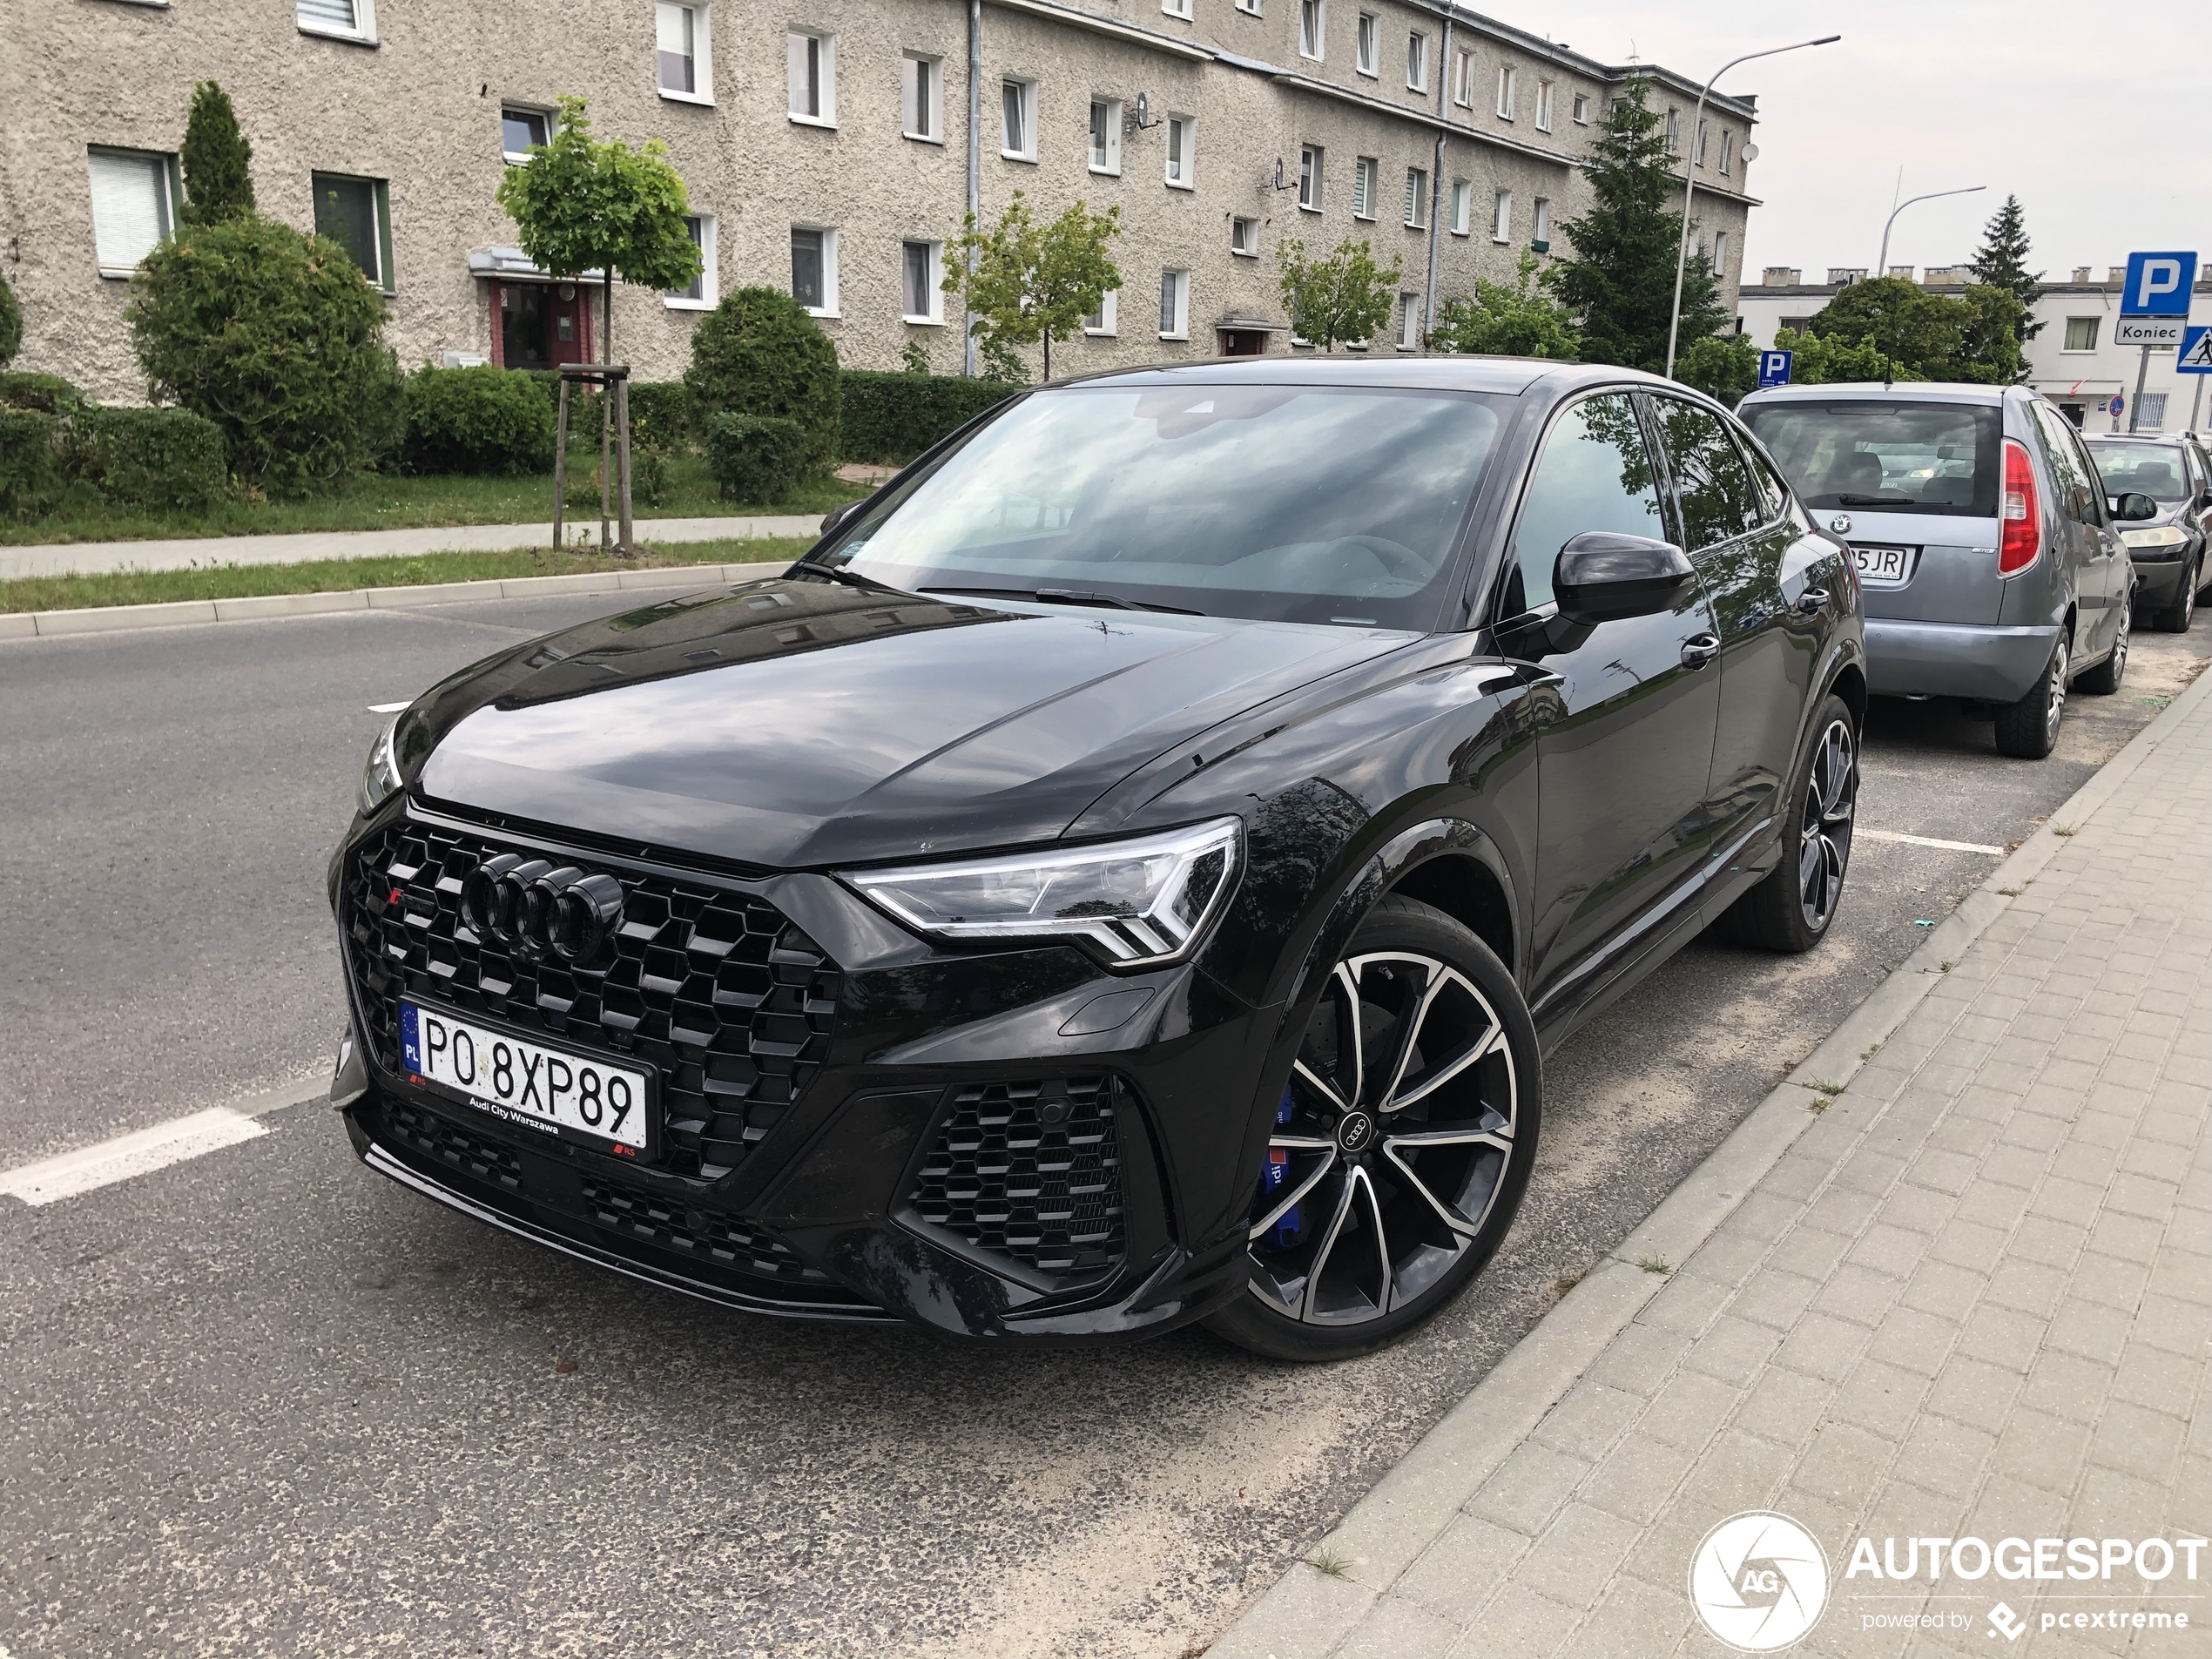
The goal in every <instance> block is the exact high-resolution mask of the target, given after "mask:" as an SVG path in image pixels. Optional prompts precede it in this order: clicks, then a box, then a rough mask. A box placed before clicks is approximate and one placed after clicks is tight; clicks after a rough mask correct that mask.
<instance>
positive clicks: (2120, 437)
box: [2081, 432, 2182, 449]
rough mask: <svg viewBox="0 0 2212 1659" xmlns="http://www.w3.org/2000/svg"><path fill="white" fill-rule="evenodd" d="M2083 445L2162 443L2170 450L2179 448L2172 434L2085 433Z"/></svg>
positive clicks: (2179, 442)
mask: <svg viewBox="0 0 2212 1659" xmlns="http://www.w3.org/2000/svg"><path fill="white" fill-rule="evenodd" d="M2081 442H2084V443H2162V444H2165V445H2167V446H2168V448H2176V449H2178V448H2181V444H2182V439H2181V436H2180V435H2178V434H2176V433H2172V432H2085V433H2083V434H2082V435H2081Z"/></svg>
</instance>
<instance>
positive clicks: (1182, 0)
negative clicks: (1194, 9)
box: [1160, 0, 1190, 23]
mask: <svg viewBox="0 0 2212 1659" xmlns="http://www.w3.org/2000/svg"><path fill="white" fill-rule="evenodd" d="M1160 10H1162V11H1164V12H1165V13H1167V15H1168V16H1169V17H1180V18H1182V19H1183V21H1184V22H1185V23H1189V22H1190V0H1160Z"/></svg>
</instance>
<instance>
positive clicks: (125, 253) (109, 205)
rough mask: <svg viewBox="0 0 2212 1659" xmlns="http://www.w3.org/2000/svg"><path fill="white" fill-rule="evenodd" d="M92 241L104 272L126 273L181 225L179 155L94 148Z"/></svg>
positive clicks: (91, 154) (91, 157)
mask: <svg viewBox="0 0 2212 1659" xmlns="http://www.w3.org/2000/svg"><path fill="white" fill-rule="evenodd" d="M86 160H87V163H88V165H90V168H91V175H92V246H93V249H94V252H95V253H96V254H97V256H98V260H99V262H100V274H101V275H102V276H118V277H127V276H129V275H130V274H131V273H132V272H133V271H135V270H137V269H138V261H139V260H143V259H144V258H145V256H146V255H147V254H149V253H152V252H153V251H154V249H155V248H157V247H158V246H160V245H161V244H162V243H164V242H165V241H167V240H168V239H169V238H170V236H171V234H172V233H173V232H174V231H175V230H176V228H177V206H178V201H179V197H180V196H181V195H182V194H183V192H182V191H181V190H180V189H179V186H178V180H177V158H175V157H174V156H167V155H154V154H149V153H147V152H144V151H138V150H94V151H91V152H89V154H88V155H87V157H86Z"/></svg>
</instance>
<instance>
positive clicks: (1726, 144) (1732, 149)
mask: <svg viewBox="0 0 2212 1659" xmlns="http://www.w3.org/2000/svg"><path fill="white" fill-rule="evenodd" d="M1735 160H1736V133H1735V132H1734V131H1733V130H1732V129H1730V128H1729V127H1723V128H1722V129H1721V177H1722V178H1723V179H1725V178H1727V177H1728V175H1729V172H1730V169H1731V167H1732V166H1733V165H1734V163H1735Z"/></svg>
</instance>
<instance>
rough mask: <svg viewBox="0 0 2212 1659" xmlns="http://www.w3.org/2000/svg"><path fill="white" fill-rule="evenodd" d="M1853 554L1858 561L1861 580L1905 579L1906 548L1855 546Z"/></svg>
mask: <svg viewBox="0 0 2212 1659" xmlns="http://www.w3.org/2000/svg"><path fill="white" fill-rule="evenodd" d="M1851 557H1852V558H1853V559H1854V560H1856V561H1857V562H1858V579H1859V580H1860V581H1861V582H1902V581H1904V580H1905V550H1904V549H1903V548H1901V547H1853V548H1852V549H1851Z"/></svg>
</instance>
